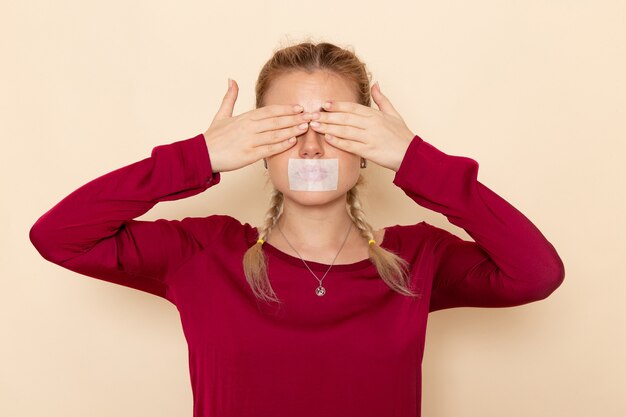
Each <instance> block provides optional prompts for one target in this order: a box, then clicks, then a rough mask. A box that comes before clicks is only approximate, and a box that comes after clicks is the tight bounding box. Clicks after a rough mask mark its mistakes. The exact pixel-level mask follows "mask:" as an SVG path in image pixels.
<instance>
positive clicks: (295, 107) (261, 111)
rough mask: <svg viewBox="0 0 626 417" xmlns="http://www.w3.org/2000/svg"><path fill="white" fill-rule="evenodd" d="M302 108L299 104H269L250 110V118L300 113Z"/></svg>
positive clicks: (260, 118) (261, 118)
mask: <svg viewBox="0 0 626 417" xmlns="http://www.w3.org/2000/svg"><path fill="white" fill-rule="evenodd" d="M303 110H304V108H303V107H302V106H300V105H299V104H270V105H268V106H263V107H259V108H258V109H254V110H252V112H251V115H250V119H252V120H263V119H267V118H270V117H277V116H287V115H293V114H297V113H301V112H302V111H303Z"/></svg>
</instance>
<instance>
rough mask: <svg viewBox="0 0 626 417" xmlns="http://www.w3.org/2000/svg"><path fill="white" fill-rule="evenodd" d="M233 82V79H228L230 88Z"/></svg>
mask: <svg viewBox="0 0 626 417" xmlns="http://www.w3.org/2000/svg"><path fill="white" fill-rule="evenodd" d="M232 84H233V80H231V79H230V78H229V79H228V89H229V90H230V87H232Z"/></svg>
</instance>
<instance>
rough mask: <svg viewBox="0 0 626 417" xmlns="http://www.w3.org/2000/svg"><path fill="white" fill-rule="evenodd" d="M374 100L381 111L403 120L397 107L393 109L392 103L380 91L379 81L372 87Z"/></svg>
mask: <svg viewBox="0 0 626 417" xmlns="http://www.w3.org/2000/svg"><path fill="white" fill-rule="evenodd" d="M372 98H373V99H374V103H376V106H378V108H379V109H380V111H382V112H383V113H386V114H392V115H394V116H396V117H400V118H401V116H400V113H398V111H397V110H396V109H395V107H393V105H392V104H391V101H390V100H389V99H388V98H387V96H385V95H384V94H383V93H382V92H381V91H380V85H379V84H378V81H376V82H375V83H374V85H373V86H372Z"/></svg>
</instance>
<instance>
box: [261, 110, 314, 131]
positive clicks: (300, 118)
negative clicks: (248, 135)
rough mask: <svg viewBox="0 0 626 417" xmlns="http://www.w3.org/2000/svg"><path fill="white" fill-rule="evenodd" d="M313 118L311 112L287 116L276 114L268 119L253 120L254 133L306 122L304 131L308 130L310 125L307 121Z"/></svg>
mask: <svg viewBox="0 0 626 417" xmlns="http://www.w3.org/2000/svg"><path fill="white" fill-rule="evenodd" d="M309 120H311V117H310V114H305V113H296V114H290V115H286V116H275V117H269V118H267V119H261V120H253V121H252V130H253V132H254V133H262V132H267V131H271V130H276V129H284V128H287V127H291V126H295V125H300V124H304V125H305V126H304V128H303V129H302V132H304V131H306V129H307V128H308V126H306V123H308V122H309Z"/></svg>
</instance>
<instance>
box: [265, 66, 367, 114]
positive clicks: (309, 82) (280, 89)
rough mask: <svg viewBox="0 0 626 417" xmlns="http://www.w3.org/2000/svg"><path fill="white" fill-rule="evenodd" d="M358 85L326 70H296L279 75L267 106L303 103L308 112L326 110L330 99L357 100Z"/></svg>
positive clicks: (270, 90) (272, 84) (267, 99)
mask: <svg viewBox="0 0 626 417" xmlns="http://www.w3.org/2000/svg"><path fill="white" fill-rule="evenodd" d="M354 90H355V87H354V86H353V85H351V84H349V83H348V81H347V80H346V79H345V78H343V77H341V76H338V75H336V74H333V73H329V72H326V71H315V72H313V73H306V72H304V71H295V72H291V73H287V74H283V75H280V76H279V77H277V78H275V79H274V80H273V81H272V83H271V85H270V87H269V89H268V90H267V92H266V94H265V99H264V102H265V105H270V104H300V105H301V106H302V107H304V111H305V112H313V111H325V110H323V108H322V105H323V104H324V102H325V101H326V100H335V101H352V102H356V101H357V97H356V92H355V91H354Z"/></svg>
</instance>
